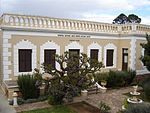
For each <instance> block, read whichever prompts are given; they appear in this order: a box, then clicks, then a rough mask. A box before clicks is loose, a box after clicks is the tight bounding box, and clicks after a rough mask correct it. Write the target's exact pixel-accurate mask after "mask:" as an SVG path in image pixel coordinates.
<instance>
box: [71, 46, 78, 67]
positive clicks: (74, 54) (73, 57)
mask: <svg viewBox="0 0 150 113" xmlns="http://www.w3.org/2000/svg"><path fill="white" fill-rule="evenodd" d="M79 55H80V50H79V49H69V57H70V58H71V60H74V61H75V62H76V64H75V65H76V66H79V59H78V58H79ZM71 63H72V61H71Z"/></svg>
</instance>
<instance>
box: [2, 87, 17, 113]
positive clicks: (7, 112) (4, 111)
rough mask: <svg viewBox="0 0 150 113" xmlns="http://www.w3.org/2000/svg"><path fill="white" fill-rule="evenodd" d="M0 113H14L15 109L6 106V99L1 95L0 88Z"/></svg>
mask: <svg viewBox="0 0 150 113" xmlns="http://www.w3.org/2000/svg"><path fill="white" fill-rule="evenodd" d="M0 113H16V111H15V109H14V108H13V107H12V106H10V105H9V104H8V101H7V99H6V97H5V96H4V95H3V93H2V90H1V87H0Z"/></svg>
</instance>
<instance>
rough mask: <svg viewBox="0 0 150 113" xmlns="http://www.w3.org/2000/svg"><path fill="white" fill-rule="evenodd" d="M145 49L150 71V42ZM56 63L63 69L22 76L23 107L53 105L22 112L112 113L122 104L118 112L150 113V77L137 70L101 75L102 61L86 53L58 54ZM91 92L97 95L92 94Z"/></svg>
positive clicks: (48, 68)
mask: <svg viewBox="0 0 150 113" xmlns="http://www.w3.org/2000/svg"><path fill="white" fill-rule="evenodd" d="M147 37H149V36H147ZM147 39H148V38H147ZM142 47H143V48H145V50H146V51H147V55H145V56H144V57H141V60H142V61H143V62H144V63H145V65H146V66H147V69H148V70H150V68H149V67H150V60H149V59H150V58H149V57H150V49H149V48H150V41H149V40H148V43H147V44H142ZM55 60H56V61H57V62H58V64H59V66H60V69H57V68H54V67H53V66H52V65H50V64H44V63H43V64H42V66H41V68H42V70H41V69H34V73H33V74H23V75H20V76H18V81H17V83H18V86H19V90H20V93H18V94H17V95H19V97H18V98H17V103H18V104H19V107H20V106H21V105H23V104H29V105H30V103H36V102H47V103H48V104H49V105H50V107H46V108H43V109H38V110H31V111H22V112H21V113H80V112H81V111H82V112H87V113H92V112H93V113H98V112H100V113H110V112H112V111H113V110H114V109H115V110H116V108H114V107H113V108H112V106H114V105H115V104H116V105H117V104H118V105H121V106H118V108H117V110H118V111H117V112H118V113H149V111H150V104H149V102H150V87H149V86H150V75H147V76H136V72H135V71H134V70H128V71H112V70H110V71H109V72H101V69H102V68H103V67H104V66H103V64H102V62H98V61H96V60H94V59H90V58H88V57H87V55H86V54H83V53H81V56H78V55H76V54H69V52H65V53H64V54H63V55H56V56H55ZM91 89H92V90H91ZM99 90H101V91H99ZM90 91H94V94H89V92H90ZM112 95H114V96H112ZM119 97H120V98H119ZM107 98H108V100H107ZM97 99H98V100H97ZM113 99H114V100H113ZM77 100H80V101H77ZM103 100H105V101H103ZM113 101H114V103H113ZM10 103H11V104H13V101H12V102H10ZM16 108H17V107H16ZM119 108H120V109H119ZM121 109H122V110H121ZM94 110H96V111H94ZM115 112H116V111H115Z"/></svg>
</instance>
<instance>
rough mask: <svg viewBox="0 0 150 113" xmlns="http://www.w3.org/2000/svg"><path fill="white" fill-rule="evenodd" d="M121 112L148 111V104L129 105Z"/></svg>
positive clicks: (142, 112)
mask: <svg viewBox="0 0 150 113" xmlns="http://www.w3.org/2000/svg"><path fill="white" fill-rule="evenodd" d="M121 113H150V105H149V104H136V105H130V106H129V107H128V108H127V109H126V110H125V111H122V112H121Z"/></svg>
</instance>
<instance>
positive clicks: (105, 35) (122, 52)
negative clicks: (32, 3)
mask: <svg viewBox="0 0 150 113" xmlns="http://www.w3.org/2000/svg"><path fill="white" fill-rule="evenodd" d="M146 33H147V34H150V26H149V25H142V24H124V25H118V24H108V23H99V22H91V21H82V20H72V19H59V18H49V17H42V16H31V15H17V14H3V15H2V16H1V17H0V66H1V68H0V80H1V84H2V83H3V82H4V81H7V80H16V79H17V77H18V75H20V74H25V73H32V72H33V69H34V68H40V66H41V64H42V63H43V62H47V63H51V64H52V65H53V66H54V67H56V68H58V69H59V65H58V64H57V62H55V59H54V57H53V55H54V54H58V55H61V54H63V53H64V52H65V51H73V52H78V53H79V54H80V53H86V54H87V55H88V56H89V57H91V58H95V59H97V60H99V61H101V62H103V64H104V65H105V68H104V69H102V70H110V69H113V70H127V69H129V68H130V69H133V70H136V71H137V74H145V73H149V72H148V71H147V70H146V68H145V66H144V65H143V63H142V62H141V61H140V60H139V58H140V57H141V55H144V50H143V48H142V47H141V46H140V44H141V43H145V42H146V38H145V36H146Z"/></svg>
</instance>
